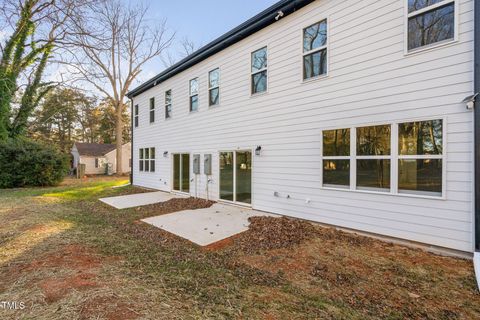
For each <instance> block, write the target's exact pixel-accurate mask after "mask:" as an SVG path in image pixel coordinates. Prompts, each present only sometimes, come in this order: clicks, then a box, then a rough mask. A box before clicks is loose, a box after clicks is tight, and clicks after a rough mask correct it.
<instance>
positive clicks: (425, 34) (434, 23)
mask: <svg viewBox="0 0 480 320" xmlns="http://www.w3.org/2000/svg"><path fill="white" fill-rule="evenodd" d="M407 1H408V50H413V49H416V48H420V47H425V46H429V45H433V44H435V43H439V42H443V41H449V40H453V39H454V37H455V0H407Z"/></svg>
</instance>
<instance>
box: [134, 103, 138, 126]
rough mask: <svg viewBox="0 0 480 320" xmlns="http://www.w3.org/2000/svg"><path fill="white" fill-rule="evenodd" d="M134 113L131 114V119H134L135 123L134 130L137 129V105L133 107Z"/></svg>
mask: <svg viewBox="0 0 480 320" xmlns="http://www.w3.org/2000/svg"><path fill="white" fill-rule="evenodd" d="M134 109H135V110H134V113H133V118H134V120H133V121H134V122H135V128H136V127H138V104H136V105H135V107H134Z"/></svg>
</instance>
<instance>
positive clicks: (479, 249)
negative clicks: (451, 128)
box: [473, 1, 480, 290]
mask: <svg viewBox="0 0 480 320" xmlns="http://www.w3.org/2000/svg"><path fill="white" fill-rule="evenodd" d="M474 3H475V7H474V15H475V17H474V21H475V23H474V92H475V93H477V92H480V1H474ZM473 123H474V141H475V142H474V143H475V151H474V157H475V159H474V163H475V173H474V180H475V210H474V215H475V217H474V221H475V222H474V228H475V252H474V255H473V264H474V267H475V275H476V277H477V285H478V288H479V290H480V99H476V101H475V107H474V122H473Z"/></svg>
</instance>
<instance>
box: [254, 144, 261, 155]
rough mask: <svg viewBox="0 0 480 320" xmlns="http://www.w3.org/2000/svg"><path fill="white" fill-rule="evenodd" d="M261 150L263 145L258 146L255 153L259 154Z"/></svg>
mask: <svg viewBox="0 0 480 320" xmlns="http://www.w3.org/2000/svg"><path fill="white" fill-rule="evenodd" d="M261 151H262V146H257V148H256V149H255V155H256V156H259V155H260V152H261Z"/></svg>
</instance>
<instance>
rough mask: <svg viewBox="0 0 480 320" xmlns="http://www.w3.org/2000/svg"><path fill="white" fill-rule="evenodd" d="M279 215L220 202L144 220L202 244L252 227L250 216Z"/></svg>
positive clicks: (210, 242) (204, 244) (213, 241)
mask: <svg viewBox="0 0 480 320" xmlns="http://www.w3.org/2000/svg"><path fill="white" fill-rule="evenodd" d="M254 216H273V217H278V216H277V215H274V214H270V213H266V212H261V211H256V210H251V209H248V208H241V207H237V206H231V205H225V204H219V203H216V204H214V205H213V206H211V207H210V208H205V209H197V210H184V211H178V212H174V213H170V214H165V215H161V216H156V217H151V218H146V219H143V220H142V221H143V222H146V223H148V224H151V225H153V226H155V227H158V228H160V229H163V230H165V231H168V232H170V233H173V234H175V235H177V236H180V237H182V238H185V239H187V240H190V241H191V242H193V243H196V244H198V245H200V246H206V245H209V244H212V243H215V242H217V241H220V240H223V239H226V238H229V237H231V236H233V235H236V234H238V233H241V232H243V231H246V230H248V225H249V224H250V223H249V222H248V218H250V217H254Z"/></svg>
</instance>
